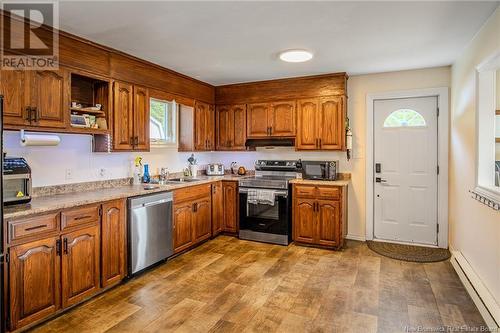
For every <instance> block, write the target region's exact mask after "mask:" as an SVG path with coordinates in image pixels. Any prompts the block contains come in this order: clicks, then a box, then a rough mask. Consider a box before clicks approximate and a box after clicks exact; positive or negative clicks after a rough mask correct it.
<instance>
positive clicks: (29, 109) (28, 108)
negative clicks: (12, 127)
mask: <svg viewBox="0 0 500 333" xmlns="http://www.w3.org/2000/svg"><path fill="white" fill-rule="evenodd" d="M31 116H32V112H31V107H30V106H27V107H26V120H27V121H29V122H31V118H32V117H31Z"/></svg>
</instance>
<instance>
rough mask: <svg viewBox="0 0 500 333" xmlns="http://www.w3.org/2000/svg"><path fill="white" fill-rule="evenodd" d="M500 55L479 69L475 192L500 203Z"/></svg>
mask: <svg viewBox="0 0 500 333" xmlns="http://www.w3.org/2000/svg"><path fill="white" fill-rule="evenodd" d="M499 69H500V52H498V53H497V54H495V55H493V56H492V57H490V58H488V59H487V60H485V61H484V62H483V63H481V64H480V65H479V66H477V67H476V97H477V98H476V161H475V162H476V166H475V168H476V170H475V171H476V184H475V189H474V191H475V192H476V193H478V194H480V195H482V196H484V197H486V198H488V199H490V200H493V201H496V202H500V187H498V186H495V146H496V143H495V117H496V115H495V110H496V72H497V70H499Z"/></svg>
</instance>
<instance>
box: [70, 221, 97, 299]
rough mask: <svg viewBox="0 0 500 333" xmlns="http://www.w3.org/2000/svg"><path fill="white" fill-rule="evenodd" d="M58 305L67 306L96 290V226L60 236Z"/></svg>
mask: <svg viewBox="0 0 500 333" xmlns="http://www.w3.org/2000/svg"><path fill="white" fill-rule="evenodd" d="M61 238H62V241H63V255H62V269H61V271H62V279H61V281H62V283H61V286H62V304H63V307H68V306H71V305H74V304H77V303H80V302H81V301H83V300H85V299H86V298H88V297H90V296H92V295H93V294H95V293H96V292H97V291H98V290H99V277H100V272H99V258H100V250H99V249H100V242H99V226H93V227H89V228H85V229H81V230H78V231H74V232H71V233H68V234H65V235H63V236H62V237H61Z"/></svg>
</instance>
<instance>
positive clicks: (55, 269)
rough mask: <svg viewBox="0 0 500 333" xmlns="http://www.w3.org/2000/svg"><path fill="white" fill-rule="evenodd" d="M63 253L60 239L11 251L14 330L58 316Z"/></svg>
mask: <svg viewBox="0 0 500 333" xmlns="http://www.w3.org/2000/svg"><path fill="white" fill-rule="evenodd" d="M59 251H60V239H59V237H51V238H47V239H42V240H37V241H34V242H30V243H27V244H23V245H17V246H14V247H12V248H10V263H9V276H10V284H9V289H10V291H9V293H10V329H11V330H16V329H18V328H21V327H23V326H26V325H28V324H31V323H33V322H35V321H38V320H40V319H43V318H45V317H47V316H49V315H51V314H54V313H55V312H56V311H57V310H58V309H59V308H60V307H61V293H60V289H59V288H60V274H61V266H60V265H61V261H60V258H59Z"/></svg>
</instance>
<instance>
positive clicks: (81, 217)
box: [75, 215, 92, 221]
mask: <svg viewBox="0 0 500 333" xmlns="http://www.w3.org/2000/svg"><path fill="white" fill-rule="evenodd" d="M91 217H92V216H91V215H84V216H77V217H75V220H77V221H78V220H83V219H89V218H91Z"/></svg>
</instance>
